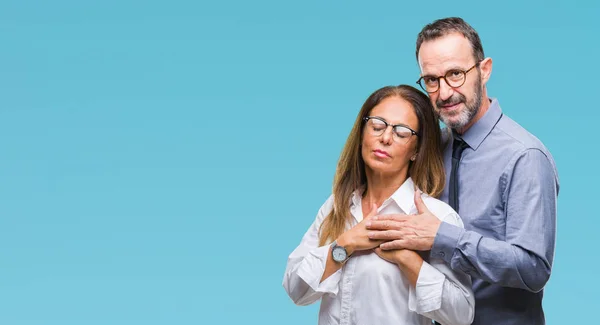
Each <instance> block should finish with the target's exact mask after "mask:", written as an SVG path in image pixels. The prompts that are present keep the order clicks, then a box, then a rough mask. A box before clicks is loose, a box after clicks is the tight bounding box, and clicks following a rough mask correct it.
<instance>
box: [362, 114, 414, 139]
mask: <svg viewBox="0 0 600 325" xmlns="http://www.w3.org/2000/svg"><path fill="white" fill-rule="evenodd" d="M369 120H378V121H381V122H383V124H385V129H384V130H383V131H381V134H380V135H378V137H379V136H381V135H383V134H384V133H385V131H387V129H388V127H390V126H391V127H392V130H393V129H394V128H395V127H397V126H401V127H403V128H405V129H408V130H409V131H410V136H411V137H412V136H413V135H416V136H418V137H420V136H421V135H420V134H419V132H417V131H415V130H413V129H411V128H410V127H409V126H408V125H406V124H390V123H388V122H387V121H386V120H384V119H383V117H379V116H365V117H363V122H365V124H366V123H367V122H369ZM409 139H410V137H409V138H408V139H407V140H406V141H407V142H408V140H409Z"/></svg>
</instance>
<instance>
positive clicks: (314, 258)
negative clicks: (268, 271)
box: [283, 196, 342, 306]
mask: <svg viewBox="0 0 600 325" xmlns="http://www.w3.org/2000/svg"><path fill="white" fill-rule="evenodd" d="M332 210H333V196H330V197H329V199H327V201H326V202H325V203H324V204H323V206H321V209H319V212H318V213H317V217H316V219H315V221H314V222H313V224H312V225H311V226H310V228H309V229H308V231H307V232H306V233H305V234H304V236H303V237H302V241H301V242H300V245H298V247H296V249H294V251H293V252H292V253H291V254H290V256H289V257H288V262H287V266H286V269H285V274H284V277H283V287H284V288H285V291H286V292H287V294H288V295H289V296H290V298H291V299H292V300H293V301H294V303H295V304H297V305H302V306H305V305H310V304H312V303H314V302H315V301H317V300H319V299H320V298H321V297H322V296H323V295H324V294H333V295H336V294H337V293H338V289H339V282H340V278H341V274H342V269H339V270H337V271H336V272H335V273H333V274H332V275H330V276H329V277H328V278H327V279H325V281H323V282H321V278H322V277H323V272H324V271H325V264H326V263H327V258H328V254H329V249H330V247H331V244H329V245H325V246H321V247H319V246H318V245H319V227H320V226H321V223H323V220H324V219H325V217H326V216H327V215H328V214H329V213H330V212H331V211H332Z"/></svg>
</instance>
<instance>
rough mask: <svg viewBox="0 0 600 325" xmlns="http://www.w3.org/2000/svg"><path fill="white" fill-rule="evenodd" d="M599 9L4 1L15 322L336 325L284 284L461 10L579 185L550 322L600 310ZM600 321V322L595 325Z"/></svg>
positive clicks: (506, 106)
mask: <svg viewBox="0 0 600 325" xmlns="http://www.w3.org/2000/svg"><path fill="white" fill-rule="evenodd" d="M599 13H600V4H599V3H598V2H597V1H596V2H592V1H581V2H579V1H568V2H567V1H565V2H562V3H559V2H547V1H544V2H542V1H528V2H524V1H496V2H491V3H482V2H480V1H465V2H461V3H458V2H447V1H429V2H427V3H423V2H411V3H407V2H401V1H373V2H367V1H337V0H335V1H302V2H300V1H296V2H287V1H221V2H220V3H216V2H215V3H212V2H198V1H181V0H177V1H168V2H167V1H162V2H160V1H133V0H121V1H115V0H105V1H67V0H56V1H37V2H36V1H26V0H19V1H14V0H4V1H3V2H2V3H1V4H0V46H1V50H0V324H10V325H12V324H15V325H16V324H28V325H29V324H61V325H67V324H242V323H253V324H315V323H316V320H317V311H318V305H316V304H315V305H313V306H310V307H297V306H295V305H294V304H293V303H292V302H291V300H290V299H289V298H288V297H287V295H286V293H285V291H284V290H283V288H282V285H281V282H282V278H283V272H284V269H285V263H286V260H287V255H288V254H289V253H290V252H291V251H292V250H293V249H294V247H295V246H296V245H297V244H298V243H299V241H300V239H301V236H302V235H303V234H304V232H305V231H306V229H307V228H308V226H309V225H310V223H311V222H312V221H313V218H314V216H315V214H316V212H317V209H318V208H319V207H320V205H321V204H322V203H323V201H324V200H325V199H326V198H327V196H328V195H329V193H330V191H331V182H332V177H333V173H334V170H335V165H336V162H337V159H338V155H339V153H340V151H341V148H342V146H343V143H344V141H345V139H346V137H347V135H348V132H349V131H350V128H351V126H352V122H353V121H354V119H355V117H356V114H357V112H358V110H359V108H360V106H361V105H362V103H363V101H364V100H365V99H366V97H367V96H368V95H369V94H370V93H371V92H372V91H374V90H375V89H377V88H379V87H382V86H384V85H388V84H399V83H409V84H414V81H415V80H416V79H417V78H418V74H419V69H418V66H417V63H416V60H415V55H414V46H415V45H414V44H415V39H416V36H417V34H418V32H419V31H420V29H421V28H422V27H423V26H424V25H425V24H426V23H429V22H431V21H433V20H434V19H437V18H441V17H446V16H453V15H459V16H462V17H463V18H465V19H466V20H467V21H468V22H469V23H470V24H472V25H473V26H474V27H475V28H476V29H477V30H478V32H479V33H480V36H481V38H482V41H483V45H484V49H485V53H486V55H487V56H490V57H492V58H493V59H494V71H493V74H492V78H491V80H490V82H489V84H488V89H489V94H490V95H491V96H493V97H497V98H499V100H500V103H501V105H502V108H503V110H504V112H505V113H506V114H508V115H509V116H511V117H512V118H513V119H515V120H516V121H518V122H519V123H520V124H521V125H523V126H524V127H525V128H527V129H528V130H530V131H531V132H532V133H533V134H535V135H536V136H537V137H539V138H540V139H541V140H542V141H543V142H544V143H545V144H546V146H547V147H548V148H549V149H550V150H551V152H552V153H553V155H554V157H555V160H556V163H557V166H558V169H559V173H560V179H561V193H560V196H559V214H558V218H559V219H558V240H557V247H556V259H555V265H554V269H553V273H552V277H551V279H550V282H549V283H548V285H547V287H546V291H545V300H544V306H545V310H546V315H547V321H548V324H575V323H577V324H579V323H583V322H584V321H585V320H586V319H587V317H588V315H590V314H593V311H594V310H595V308H597V307H598V303H599V301H600V300H599V299H598V290H599V289H600V285H598V282H597V278H598V277H597V272H598V269H599V268H600V263H599V262H598V259H597V258H596V257H595V253H594V251H596V249H597V248H598V244H599V243H600V242H599V241H598V237H599V236H598V226H599V225H600V221H598V214H597V213H596V211H595V210H596V209H595V208H594V207H593V204H594V202H597V190H596V188H597V184H598V181H599V179H598V176H597V173H596V168H595V166H596V165H597V152H596V150H597V148H598V146H597V144H596V141H595V138H596V134H597V132H594V130H595V128H596V125H597V121H596V118H597V116H598V96H597V94H598V76H599V75H600V69H599V68H598V58H599V57H600V44H599V41H598V32H599V31H600V30H599V28H598V27H597V24H596V23H597V20H598V17H599V16H598V14H599ZM592 322H593V321H592Z"/></svg>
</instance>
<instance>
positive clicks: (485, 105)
mask: <svg viewBox="0 0 600 325" xmlns="http://www.w3.org/2000/svg"><path fill="white" fill-rule="evenodd" d="M490 106H491V102H490V99H489V98H488V96H487V95H486V94H484V95H483V96H482V98H481V106H479V110H478V111H477V114H475V116H473V118H472V119H471V120H470V121H469V123H467V125H465V126H464V127H462V128H460V129H456V133H458V134H461V135H462V134H465V132H467V131H468V130H469V128H471V126H473V125H474V124H475V123H477V121H479V120H480V119H481V118H482V117H483V116H484V115H485V113H487V111H488V109H489V108H490Z"/></svg>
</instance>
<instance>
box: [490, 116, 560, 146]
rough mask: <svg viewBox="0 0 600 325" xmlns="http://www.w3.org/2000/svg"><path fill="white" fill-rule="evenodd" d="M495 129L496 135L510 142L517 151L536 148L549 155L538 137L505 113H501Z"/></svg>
mask: <svg viewBox="0 0 600 325" xmlns="http://www.w3.org/2000/svg"><path fill="white" fill-rule="evenodd" d="M495 129H496V130H497V133H498V134H497V135H498V136H500V137H502V138H504V140H505V141H507V142H508V143H511V144H512V145H513V147H514V149H515V150H517V151H521V152H522V151H526V150H528V149H537V150H540V151H542V152H544V154H548V155H549V151H548V149H547V148H546V146H545V145H544V143H542V141H541V140H540V139H539V138H537V137H536V136H535V135H533V133H531V132H529V131H528V130H527V129H525V128H524V127H523V126H521V125H520V124H519V123H517V122H516V121H515V120H513V119H511V118H510V117H509V116H507V115H506V114H503V116H502V118H501V119H500V121H498V124H497V125H496V127H495Z"/></svg>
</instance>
